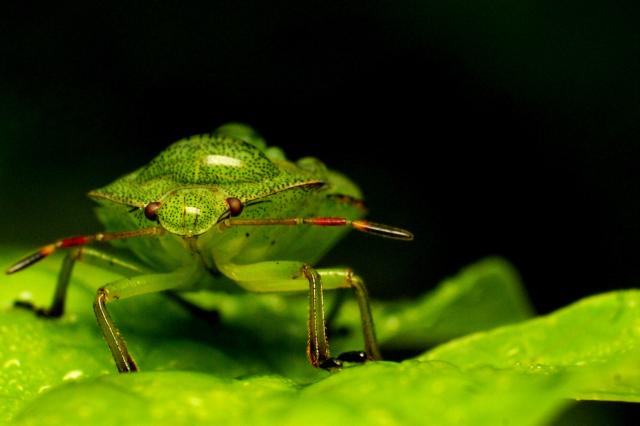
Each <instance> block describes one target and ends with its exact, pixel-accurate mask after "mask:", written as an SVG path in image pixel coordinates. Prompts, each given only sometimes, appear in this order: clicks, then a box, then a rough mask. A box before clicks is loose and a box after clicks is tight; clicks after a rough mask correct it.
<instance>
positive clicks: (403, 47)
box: [0, 0, 640, 313]
mask: <svg viewBox="0 0 640 426" xmlns="http://www.w3.org/2000/svg"><path fill="white" fill-rule="evenodd" d="M467 3H469V4H467ZM3 7H4V8H5V10H3V21H4V25H3V28H4V30H3V36H2V37H1V38H0V48H1V55H2V56H1V58H0V176H1V178H2V185H0V196H1V198H0V200H1V203H0V212H1V214H2V221H1V229H0V231H1V233H0V235H1V238H2V242H3V243H11V244H16V245H17V244H20V245H34V244H36V245H39V244H42V243H43V242H46V241H48V240H50V239H53V238H57V237H60V236H64V235H69V234H77V233H82V232H93V231H96V230H97V229H99V225H98V224H97V222H96V221H95V219H93V216H92V213H91V206H92V204H91V202H90V201H89V200H87V199H86V198H85V196H84V194H85V193H86V192H87V191H88V190H89V189H92V188H94V187H99V186H102V185H104V184H105V183H107V182H110V181H111V180H113V179H114V178H116V177H118V176H120V175H121V174H123V173H126V172H128V171H130V170H132V169H134V168H135V167H138V166H139V165H141V164H144V163H145V162H147V161H148V160H150V159H151V158H152V157H153V156H155V155H156V154H157V153H158V152H159V151H160V150H161V149H163V148H164V147H166V146H167V145H168V144H169V143H171V142H173V141H175V140H177V139H179V138H182V137H184V136H187V135H191V134H195V133H204V132H209V131H211V130H212V129H213V128H215V127H216V126H218V125H220V124H223V123H225V122H226V121H229V120H239V121H243V122H247V123H249V124H251V125H253V126H254V127H256V128H257V129H258V130H259V131H260V132H261V133H263V135H264V136H265V137H266V138H267V140H268V141H269V142H270V143H271V144H274V145H279V146H281V147H282V148H284V149H285V151H286V152H287V154H288V156H289V157H290V158H293V159H295V158H299V157H302V156H306V155H313V156H316V157H318V158H320V159H322V160H323V161H325V162H326V163H327V164H328V165H329V166H330V167H332V168H335V169H338V170H341V171H343V172H345V173H347V174H348V175H349V176H351V177H352V178H353V179H354V180H355V181H356V182H358V183H359V184H360V185H361V187H362V188H363V190H364V192H365V194H366V198H367V203H368V206H369V209H370V214H369V217H370V218H371V219H372V220H376V221H380V222H384V223H389V224H392V225H397V226H402V227H406V228H407V229H410V230H412V231H413V232H414V233H415V234H416V240H415V242H413V243H399V242H394V241H388V240H383V239H378V238H372V237H369V236H364V235H355V234H354V235H351V236H350V237H349V238H348V239H347V241H345V242H344V243H343V244H342V245H340V246H339V247H338V248H336V250H335V251H334V252H333V253H332V254H331V256H330V257H329V258H328V259H326V263H330V264H350V265H353V266H354V267H355V268H356V269H357V270H358V271H360V272H361V273H362V274H363V275H364V276H365V277H367V278H368V279H369V281H370V286H371V288H372V290H371V292H372V293H373V295H374V297H401V296H408V295H414V294H419V293H422V292H424V291H425V290H427V289H430V288H432V286H434V285H435V284H436V283H437V282H438V281H439V280H441V279H442V278H443V277H445V276H447V275H451V274H453V273H455V272H456V271H457V270H458V269H459V268H461V267H462V266H464V265H466V264H468V263H470V262H473V261H475V260H477V259H480V258H482V257H483V256H486V255H490V254H498V255H503V256H505V257H506V258H507V259H509V260H510V261H512V262H513V263H514V264H515V265H516V267H517V268H518V269H519V270H520V272H521V274H522V276H523V278H524V280H525V283H526V285H527V288H528V291H529V293H530V295H531V297H532V299H533V302H534V304H535V306H536V308H537V310H538V311H539V312H543V313H544V312H548V311H550V310H553V309H556V308H558V307H560V306H563V305H565V304H567V303H569V302H571V301H573V300H575V299H577V298H580V297H583V296H586V295H588V294H592V293H596V292H603V291H607V290H612V289H616V288H624V287H631V286H636V285H638V283H640V267H639V266H638V262H637V259H636V257H637V253H638V250H637V247H638V244H639V243H640V227H639V225H638V217H640V216H639V214H640V203H639V201H638V196H637V194H638V190H639V185H640V179H639V178H638V173H637V170H636V168H637V164H638V160H640V148H639V145H638V130H640V129H639V124H638V118H639V117H640V102H639V100H640V83H639V82H638V76H639V75H640V74H639V72H640V31H639V30H638V27H637V22H638V21H637V19H636V18H638V14H637V13H636V12H637V10H635V8H633V9H632V7H633V2H626V3H625V2H611V1H601V2H597V1H586V2H584V1H582V2H578V1H570V2H562V4H559V3H558V2H551V1H547V2H540V1H533V0H520V1H518V2H506V1H498V2H496V1H484V0H481V1H474V2H435V1H424V0H423V1H401V2H348V3H336V4H334V5H327V4H326V3H324V2H318V3H316V4H309V3H306V4H304V5H301V4H300V3H299V2H293V1H291V2H281V3H273V2H257V1H256V2H225V3H220V4H218V3H214V2H212V3H209V4H201V5H199V6H198V7H194V8H191V9H190V8H186V7H185V6H184V5H180V6H165V5H163V4H160V3H147V4H145V5H138V6H136V5H127V6H126V7H125V6H123V7H120V8H118V7H116V6H113V5H110V6H105V7H103V6H98V5H93V6H91V5H82V6H74V7H71V6H70V7H67V8H63V7H61V6H60V5H58V4H50V5H49V6H45V7H44V8H43V7H40V8H39V9H38V10H37V12H34V11H33V10H30V11H27V10H24V11H21V10H7V9H6V7H7V6H3Z"/></svg>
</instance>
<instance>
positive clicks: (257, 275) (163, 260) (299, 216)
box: [7, 123, 413, 373]
mask: <svg viewBox="0 0 640 426" xmlns="http://www.w3.org/2000/svg"><path fill="white" fill-rule="evenodd" d="M88 195H89V197H91V198H92V199H94V200H95V201H96V202H97V203H98V205H99V207H98V208H97V209H96V212H97V215H98V218H99V219H100V221H101V222H102V223H103V225H104V227H105V231H104V232H99V233H97V234H94V235H81V236H75V237H70V238H64V239H61V240H58V241H55V242H53V243H51V244H48V245H45V246H43V247H41V248H40V249H39V250H37V251H36V252H34V253H33V254H30V255H28V256H26V257H24V258H23V259H21V260H20V261H18V262H17V263H15V264H14V265H13V266H11V267H10V268H9V269H8V270H7V274H13V273H15V272H18V271H20V270H22V269H24V268H27V267H29V266H31V265H33V264H34V263H36V262H38V261H40V260H42V259H44V258H45V257H47V256H49V255H50V254H52V253H54V252H55V251H57V250H59V249H68V252H67V255H66V257H65V259H64V261H63V263H62V267H61V272H60V275H59V277H58V281H57V286H56V290H55V293H54V298H53V302H52V304H51V305H50V306H49V307H46V308H43V307H36V306H33V305H32V304H30V303H29V302H16V303H17V304H20V305H21V306H23V307H26V308H29V309H32V310H34V311H35V312H36V313H37V314H38V315H41V316H48V317H60V316H62V315H63V313H64V306H65V296H66V292H67V287H68V285H69V280H70V277H71V273H72V269H73V266H74V263H75V262H76V261H79V260H81V261H84V262H87V263H92V264H97V265H102V266H108V267H110V268H115V270H117V271H118V272H119V273H120V274H121V275H122V276H123V278H122V279H119V280H117V281H114V282H111V283H109V284H106V285H104V286H102V287H100V288H99V289H98V290H97V292H96V297H95V301H94V311H95V315H96V319H97V321H98V325H99V327H100V329H101V330H102V333H103V334H104V338H105V340H106V342H107V345H108V347H109V349H110V350H111V353H112V355H113V358H114V361H115V364H116V367H117V369H118V371H119V372H122V373H124V372H134V371H137V370H138V366H137V365H136V362H135V361H134V359H133V357H132V355H131V354H130V353H129V350H128V349H127V345H126V343H125V341H124V339H123V338H122V336H121V335H120V332H119V331H118V328H117V327H116V325H115V323H114V321H113V320H112V318H111V316H110V315H109V311H108V309H107V306H108V304H109V303H112V302H114V301H116V300H119V299H124V298H127V297H132V296H138V295H143V294H147V293H152V292H160V291H167V290H170V291H177V292H181V291H189V290H202V289H207V290H209V289H210V290H212V291H215V289H216V286H219V285H221V283H222V282H223V281H232V282H234V283H236V284H237V285H239V286H240V287H243V288H244V289H246V290H248V291H253V292H285V291H286V292H289V291H306V292H309V294H310V297H309V322H308V342H307V357H308V359H309V361H310V363H311V365H313V366H314V367H318V368H324V369H334V368H339V367H340V366H341V365H342V364H343V362H347V361H350V362H353V361H356V362H363V361H366V360H376V359H380V358H381V356H380V351H379V349H378V344H377V342H376V337H375V332H374V325H373V319H372V316H371V310H370V307H369V299H368V296H367V291H366V288H365V285H364V282H363V280H362V278H361V277H360V276H358V275H356V274H354V273H353V272H352V271H351V269H348V268H322V269H318V268H315V267H314V266H313V265H315V264H316V262H318V260H319V259H320V258H321V257H322V255H323V254H325V253H326V252H327V251H328V250H329V249H330V248H331V247H332V246H333V245H334V244H335V243H336V242H337V241H338V240H339V239H340V237H342V236H343V235H344V234H345V232H346V231H348V230H349V229H350V228H354V229H357V230H359V231H363V232H367V233H371V234H377V235H380V236H383V237H389V238H394V239H399V240H411V239H413V235H412V234H411V233H410V232H408V231H405V230H403V229H399V228H394V227H391V226H387V225H381V224H376V223H372V222H368V221H365V220H363V219H362V217H363V216H364V214H365V209H364V205H363V202H362V201H361V200H362V196H361V193H360V190H359V189H358V187H357V186H356V185H355V184H354V183H353V182H351V181H350V180H349V179H347V178H346V177H345V176H344V175H342V174H340V173H338V172H335V171H332V170H329V169H327V168H326V167H325V165H324V164H323V163H322V162H320V161H319V160H317V159H315V158H311V157H307V158H303V159H300V160H298V161H297V162H291V161H288V160H287V159H286V158H285V156H284V154H283V152H282V151H281V150H280V149H278V148H275V147H267V145H266V143H265V142H264V140H263V139H262V138H261V137H260V136H259V135H258V134H257V133H256V132H255V131H254V130H253V129H252V128H250V127H248V126H246V125H242V124H234V123H232V124H227V125H224V126H222V127H220V128H218V129H217V130H216V131H214V132H213V133H211V134H208V135H199V136H193V137H190V138H186V139H183V140H180V141H178V142H175V143H173V144H172V145H170V146H169V147H168V148H166V149H165V150H164V151H162V152H161V153H160V154H159V155H158V156H157V157H156V158H154V159H153V160H152V161H151V162H150V163H149V164H147V165H146V166H144V167H141V168H139V169H138V170H135V171H134V172H132V173H130V174H127V175H125V176H123V177H121V178H120V179H117V180H116V181H114V182H113V183H111V184H109V185H107V186H105V187H103V188H100V189H96V190H93V191H91V192H89V194H88ZM107 242H109V243H110V244H111V245H113V246H114V247H116V248H117V249H118V250H120V251H121V252H128V253H133V255H135V258H136V259H137V260H136V261H135V262H132V261H130V260H128V259H127V258H125V257H123V256H119V255H117V254H116V255H113V254H107V253H106V252H105V251H104V250H99V245H100V244H98V243H107ZM94 243H95V244H94ZM342 288H351V289H353V290H354V293H355V297H356V299H357V302H358V306H359V309H360V316H361V323H362V332H363V337H364V351H353V352H346V353H344V354H341V355H339V356H338V357H335V358H334V357H331V355H330V352H329V344H328V341H327V336H326V334H325V317H324V306H323V305H324V303H323V291H324V290H329V289H332V290H333V289H342Z"/></svg>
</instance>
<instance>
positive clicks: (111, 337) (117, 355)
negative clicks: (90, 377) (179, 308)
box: [93, 265, 198, 373]
mask: <svg viewBox="0 0 640 426" xmlns="http://www.w3.org/2000/svg"><path fill="white" fill-rule="evenodd" d="M194 266H198V265H194ZM196 270H197V269H196V268H193V267H185V268H181V269H179V270H177V271H176V272H170V273H164V274H146V275H139V276H136V277H132V278H124V279H121V280H118V281H114V282H112V283H109V284H107V285H106V286H104V287H100V288H99V289H98V291H97V293H96V299H95V302H94V304H93V309H94V311H95V314H96V319H97V321H98V325H99V326H100V329H102V333H103V335H104V338H105V340H106V342H107V345H108V346H109V349H110V350H111V354H112V355H113V359H114V361H115V363H116V367H117V368H118V371H119V372H120V373H130V372H134V371H138V367H137V365H136V363H135V361H134V360H133V357H132V356H131V354H130V353H129V350H128V349H127V345H126V343H125V341H124V339H123V338H122V336H121V335H120V331H119V330H118V328H117V327H116V325H115V323H114V322H113V319H112V318H111V315H109V311H108V310H107V303H109V302H112V301H114V300H119V299H125V298H127V297H132V296H138V295H141V294H147V293H155V292H159V291H164V290H171V289H177V288H180V287H188V286H189V285H190V284H191V283H193V282H194V281H195V280H197V278H198V274H197V273H196Z"/></svg>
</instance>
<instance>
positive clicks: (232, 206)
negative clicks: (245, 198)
mask: <svg viewBox="0 0 640 426" xmlns="http://www.w3.org/2000/svg"><path fill="white" fill-rule="evenodd" d="M227 204H228V205H229V215H231V216H232V217H233V216H238V215H239V214H240V213H242V209H243V208H244V206H243V205H242V201H240V200H238V199H237V198H233V197H231V198H227Z"/></svg>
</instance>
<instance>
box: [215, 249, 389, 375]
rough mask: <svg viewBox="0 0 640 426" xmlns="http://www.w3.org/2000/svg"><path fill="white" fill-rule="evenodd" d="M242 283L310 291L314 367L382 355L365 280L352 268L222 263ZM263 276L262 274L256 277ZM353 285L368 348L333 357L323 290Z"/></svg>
mask: <svg viewBox="0 0 640 426" xmlns="http://www.w3.org/2000/svg"><path fill="white" fill-rule="evenodd" d="M218 267H219V268H220V270H221V271H222V272H223V273H224V274H226V275H227V276H228V277H230V278H231V279H233V280H235V281H236V282H238V284H240V285H241V286H242V287H244V288H246V289H247V290H250V291H254V292H279V291H309V322H308V341H307V356H308V358H309V362H310V363H311V365H313V366H314V367H319V368H324V369H329V370H330V369H333V368H336V367H340V365H341V364H342V362H343V361H348V362H364V361H366V360H377V359H382V357H381V355H380V350H379V349H378V343H377V340H376V336H375V330H374V325H373V318H372V315H371V308H370V306H369V297H368V295H367V291H366V288H365V286H364V282H363V280H362V279H361V278H360V277H358V276H357V275H354V274H353V272H352V271H351V270H350V269H348V268H327V269H314V268H312V267H311V266H309V265H306V264H304V263H301V262H292V261H282V262H279V261H271V262H259V263H254V264H250V265H235V264H225V265H218ZM256 277H259V278H256ZM343 288H352V289H353V290H354V292H355V295H356V299H357V301H358V307H359V309H360V319H361V323H362V334H363V337H364V347H365V350H364V351H354V352H346V353H344V354H341V355H339V356H338V357H337V358H331V355H330V352H329V343H328V341H327V336H326V325H325V316H324V301H323V291H324V290H328V289H332V290H333V289H343Z"/></svg>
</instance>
